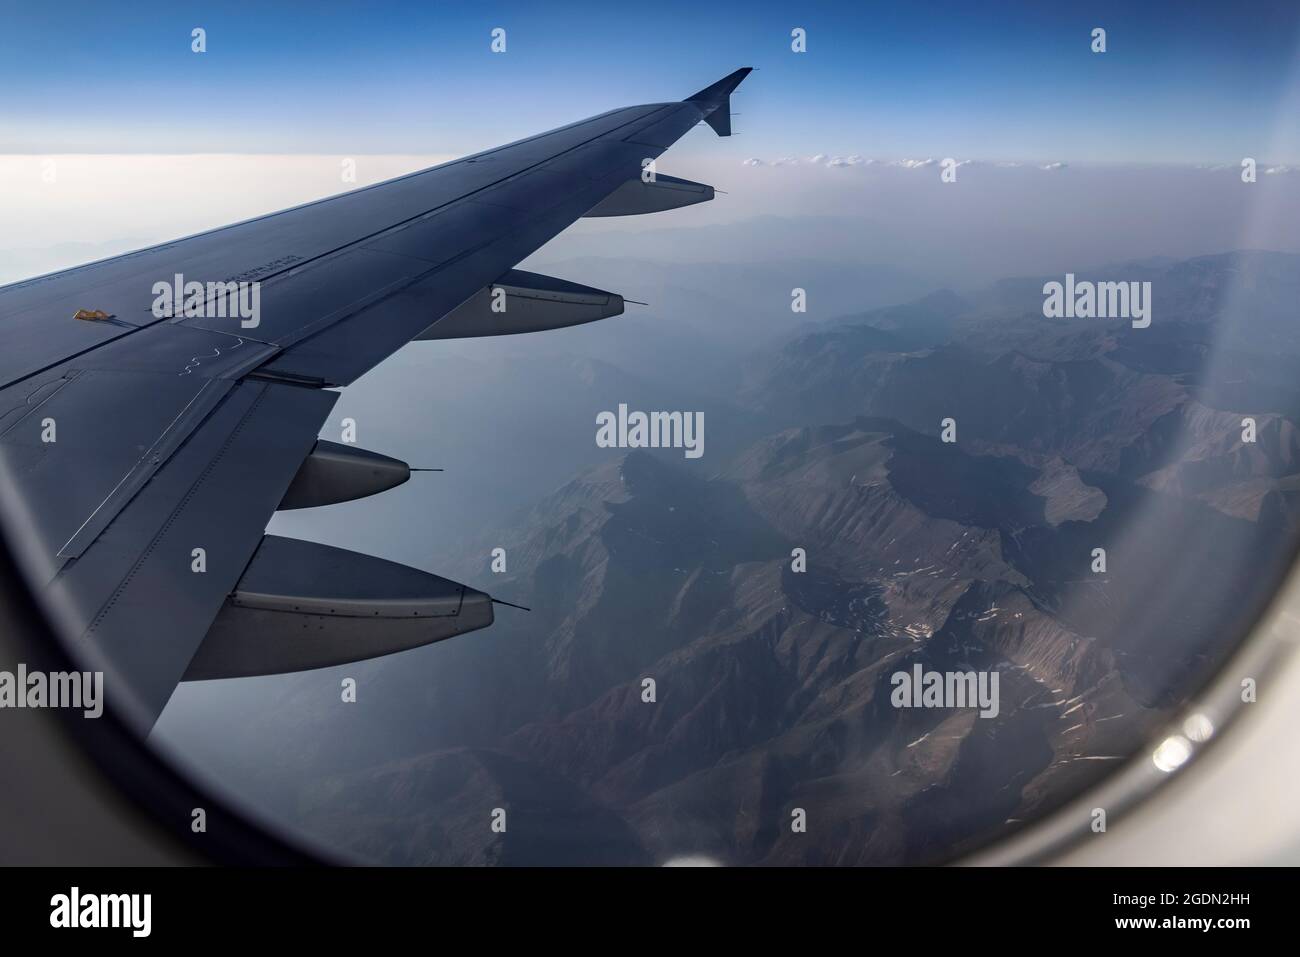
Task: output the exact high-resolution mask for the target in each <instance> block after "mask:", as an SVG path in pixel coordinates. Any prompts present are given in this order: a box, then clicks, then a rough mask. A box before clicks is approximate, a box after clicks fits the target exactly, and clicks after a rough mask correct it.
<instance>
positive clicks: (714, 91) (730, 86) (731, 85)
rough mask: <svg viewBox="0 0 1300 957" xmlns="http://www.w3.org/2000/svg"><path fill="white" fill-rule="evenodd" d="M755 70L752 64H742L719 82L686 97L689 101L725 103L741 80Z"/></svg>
mask: <svg viewBox="0 0 1300 957" xmlns="http://www.w3.org/2000/svg"><path fill="white" fill-rule="evenodd" d="M753 71H754V68H753V67H752V66H742V67H741V68H740V69H739V70H736V71H734V72H732V73H728V74H727V75H726V76H724V77H723V78H722V79H721V80H719V81H718V82H717V83H713V84H710V85H709V86H706V87H705V88H704V89H702V90H700V92H698V93H696V94H694V95H693V96H688V97H687V98H686V102H687V103H717V104H722V103H725V102H726V100H727V98H728V97H730V96H731V94H732V93H733V92H735V89H736V87H738V86H740V82H741V81H742V80H743V79H745V77H747V76H749V74H750V73H752V72H753Z"/></svg>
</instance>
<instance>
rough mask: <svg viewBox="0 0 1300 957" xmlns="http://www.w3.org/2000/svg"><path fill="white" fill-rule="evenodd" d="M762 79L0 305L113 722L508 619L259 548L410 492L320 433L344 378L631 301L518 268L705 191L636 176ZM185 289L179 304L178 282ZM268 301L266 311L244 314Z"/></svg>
mask: <svg viewBox="0 0 1300 957" xmlns="http://www.w3.org/2000/svg"><path fill="white" fill-rule="evenodd" d="M748 73H749V69H748V68H745V69H742V70H737V71H736V72H735V73H732V74H731V75H729V76H728V77H725V78H724V79H722V80H720V81H718V82H717V83H715V84H713V85H711V86H709V87H706V88H705V89H704V90H701V91H700V92H699V93H697V94H695V95H694V96H692V97H690V98H688V99H686V100H683V101H680V102H673V103H653V104H647V105H644V106H636V107H628V108H625V109H621V110H614V111H611V112H609V113H604V114H601V115H599V116H595V117H592V118H590V119H587V120H583V121H581V122H578V123H574V124H571V125H569V126H566V127H562V128H560V129H557V130H552V131H551V132H549V133H543V134H540V135H538V136H533V137H530V138H528V139H525V140H520V141H519V142H516V143H512V144H510V145H508V146H503V147H499V148H497V149H493V150H488V151H486V152H483V153H479V154H476V155H474V156H470V157H466V158H464V159H461V160H456V161H454V162H451V163H446V164H443V165H441V166H437V167H433V168H432V169H429V170H425V171H422V172H419V173H413V174H410V175H408V176H403V177H399V178H398V179H394V180H390V181H388V182H386V183H381V184H378V185H376V186H371V187H367V188H365V189H360V190H356V191H354V192H351V193H346V194H343V195H340V196H336V197H333V198H330V199H326V200H321V201H318V202H315V203H308V204H306V205H303V206H299V207H295V208H293V209H289V210H285V211H282V212H279V213H274V214H271V215H269V216H263V217H259V218H257V219H253V220H249V221H246V222H242V223H237V224H234V225H232V226H228V227H223V228H221V229H217V230H212V231H210V232H207V233H202V234H199V235H196V236H192V237H188V238H186V239H181V240H177V241H175V242H171V243H165V244H163V245H160V246H155V247H151V248H149V249H145V250H141V251H139V252H135V253H130V254H128V255H125V256H120V257H116V258H113V259H108V260H103V261H101V262H97V263H92V264H89V265H87V266H81V267H77V268H75V269H70V270H66V271H64V272H60V273H54V274H51V275H48V276H42V277H38V278H36V279H32V280H27V281H25V282H20V283H16V284H13V285H10V286H5V287H2V288H0V332H2V333H3V334H4V335H5V340H6V345H7V348H6V349H5V350H4V351H3V352H0V485H2V486H3V488H0V515H2V516H3V518H4V529H5V532H6V534H7V537H8V538H9V540H10V542H11V544H12V545H13V546H14V547H15V548H16V549H17V551H18V553H19V555H20V556H21V557H22V558H23V559H24V564H25V568H26V569H27V570H28V572H29V574H30V577H31V578H32V579H33V583H34V584H35V585H36V586H37V587H38V589H39V591H40V593H41V595H42V598H43V600H44V601H45V603H46V605H47V607H48V609H49V611H50V614H51V615H52V617H54V618H55V619H56V622H57V623H58V624H59V625H60V631H61V632H62V634H64V635H65V636H68V640H69V641H70V643H71V645H72V646H73V648H74V649H75V651H76V652H77V653H78V654H79V655H80V656H81V657H82V659H83V660H85V661H88V662H90V663H91V664H92V666H94V667H95V668H97V669H98V670H103V671H104V672H105V680H106V687H107V693H106V698H107V701H108V705H109V707H112V708H114V709H115V710H117V711H118V712H119V713H121V714H123V715H124V716H125V717H126V718H127V719H128V720H130V721H132V722H133V723H134V724H135V725H136V726H137V727H138V728H139V729H141V730H142V731H147V730H148V729H149V728H150V727H152V724H153V722H154V721H155V720H156V718H157V715H158V714H159V713H160V712H161V710H162V708H163V707H164V706H165V704H166V702H167V699H168V698H169V697H170V695H171V692H172V690H173V688H174V687H175V685H176V683H177V682H178V681H180V680H182V679H183V678H186V677H188V678H197V677H225V676H234V675H245V674H263V673H273V672H276V671H286V670H298V669H299V668H310V667H322V666H324V665H327V664H336V663H340V662H342V661H349V660H356V659H359V658H365V657H371V656H374V655H377V654H387V653H390V652H392V651H397V650H402V649H403V648H409V647H415V646H417V645H420V644H426V643H428V642H429V641H436V640H441V639H442V638H446V637H451V636H452V635H455V634H460V633H463V632H465V631H470V630H474V629H476V628H482V627H486V625H488V624H490V623H491V621H492V610H491V603H492V600H491V599H490V598H489V597H488V596H486V595H484V594H483V593H482V592H478V591H475V590H474V589H472V588H469V587H467V586H463V585H458V584H457V583H455V582H449V581H447V580H446V579H442V578H438V577H436V576H432V575H426V574H425V573H423V572H418V571H416V570H414V569H405V568H402V567H401V566H393V567H386V566H389V565H391V563H384V562H380V561H379V560H377V559H373V558H368V557H367V556H358V555H355V554H353V553H350V552H343V551H342V550H340V549H326V548H325V547H324V546H313V545H310V544H309V543H297V542H289V540H285V539H277V538H275V537H269V536H265V534H264V532H265V528H266V523H267V521H268V520H269V518H270V516H271V514H272V512H274V511H275V510H276V508H277V507H298V505H300V504H301V503H302V502H304V501H309V502H310V503H311V504H323V503H326V502H330V501H346V500H348V499H350V498H356V497H359V496H360V495H365V494H372V493H373V492H376V491H381V490H383V489H385V488H390V487H392V485H394V484H397V483H399V482H400V481H403V480H404V479H405V477H406V476H407V475H409V470H406V467H405V464H404V463H400V462H397V461H396V460H393V459H388V458H387V457H384V456H378V455H375V454H374V453H367V452H365V451H364V450H359V449H352V450H349V449H347V448H346V447H340V446H333V445H332V444H331V443H323V442H320V443H318V442H317V440H316V436H317V435H318V433H319V431H320V428H321V427H322V425H323V424H324V422H325V419H326V416H327V415H328V414H329V411H330V409H331V408H332V406H333V404H334V402H335V400H336V399H337V394H336V393H335V392H333V391H329V390H328V389H327V388H326V387H328V386H344V385H347V384H349V383H351V382H353V381H355V379H356V378H358V377H359V376H360V375H362V374H363V373H365V372H366V371H368V370H369V369H370V368H372V367H373V366H375V365H376V364H378V363H379V362H381V361H383V360H384V359H385V358H386V357H388V356H389V355H391V354H392V353H393V352H395V351H396V350H397V349H399V348H401V346H403V345H405V344H406V343H408V342H410V341H412V340H414V339H416V338H423V339H437V338H456V337H461V336H475V335H502V334H511V333H518V332H531V331H537V330H541V329H548V328H555V327H559V326H565V325H572V324H575V323H577V322H586V321H592V320H595V319H599V318H604V317H606V316H609V315H616V314H618V313H619V312H621V311H622V299H621V297H619V296H617V295H615V294H612V293H604V292H602V291H600V290H595V289H591V288H589V287H586V286H580V285H578V284H576V283H570V282H567V281H565V280H558V279H551V278H550V277H545V276H538V275H536V274H533V273H526V272H522V271H519V270H515V269H514V266H515V265H516V264H517V263H518V262H519V261H520V260H522V259H524V258H525V257H527V256H528V255H529V254H531V253H532V252H533V251H535V250H536V249H538V248H540V247H541V246H542V245H543V244H545V243H546V242H547V241H549V240H550V239H551V238H553V237H554V236H556V235H557V234H559V233H560V232H561V231H563V230H564V229H565V228H566V227H568V226H569V225H571V224H572V223H573V222H575V221H576V220H577V219H579V218H581V217H583V216H586V215H594V216H607V215H629V214H635V213H642V212H654V211H659V210H665V209H672V208H676V207H678V206H682V205H689V204H690V203H693V202H702V201H707V200H709V199H712V198H713V190H712V188H711V187H707V186H703V185H702V184H698V183H691V182H689V181H687V180H680V179H676V178H674V177H667V176H662V177H659V176H653V177H647V176H643V175H642V174H643V170H644V169H645V168H646V165H647V164H648V163H650V162H651V161H653V160H655V159H657V158H658V157H659V156H660V155H661V154H662V153H663V152H664V151H665V150H666V149H667V148H668V147H669V146H671V145H672V144H673V143H675V142H676V141H677V140H678V139H679V138H680V137H681V136H682V135H683V134H684V133H686V132H687V131H688V130H689V129H690V128H691V127H693V126H695V125H696V124H697V123H699V122H701V121H705V122H708V123H709V125H710V126H712V127H713V129H714V130H715V131H716V132H718V133H719V134H720V135H723V136H725V135H729V134H730V96H731V94H732V92H733V91H734V90H735V88H736V86H737V85H738V84H739V83H740V81H741V80H743V79H744V77H745V76H746V75H747V74H748ZM647 180H648V181H647ZM173 277H174V280H175V285H176V286H177V292H176V300H175V307H172V306H171V303H170V300H169V299H168V298H167V297H166V296H160V295H159V292H158V283H160V282H163V283H167V282H168V281H172V280H173ZM182 280H183V282H184V284H185V285H184V286H183V287H182ZM249 288H253V289H255V290H256V294H257V298H256V299H255V300H254V301H255V302H258V304H259V305H258V309H257V311H256V314H255V316H254V318H255V319H256V321H255V322H249V321H248V320H249V318H250V317H249V315H248V314H247V313H246V312H241V311H240V309H239V306H240V305H241V303H242V302H245V301H246V298H247V297H246V296H245V300H239V298H238V297H240V296H241V295H245V293H246V290H247V289H249ZM493 296H499V297H504V304H505V312H504V314H501V313H499V311H494V310H493V309H491V307H490V300H491V298H492V297H493ZM160 301H161V302H162V303H163V308H162V309H161V311H160V309H159V303H160ZM512 307H514V315H512V314H511V310H512ZM236 316H238V318H235V317H236ZM503 316H504V317H509V318H508V319H506V318H503ZM74 317H76V318H74ZM440 326H441V327H442V328H441V329H440V328H439V327H440ZM404 470H405V471H404ZM285 556H289V557H290V558H289V559H286V557H285ZM290 559H291V564H292V565H293V569H296V573H285V574H280V573H279V572H283V571H286V570H285V567H284V566H285V563H286V561H289V560H290ZM394 568H401V571H400V572H395V571H394ZM331 589H333V590H331ZM358 589H360V590H358ZM394 589H396V591H394ZM277 590H278V591H277ZM331 599H337V600H335V601H331ZM408 619H409V620H408ZM277 634H282V635H284V636H285V637H284V640H283V641H281V642H278V643H277V642H276V640H275V636H276V635H277ZM311 634H316V635H318V636H319V637H318V638H315V639H313V638H311V637H310V635H311ZM250 636H253V637H250ZM270 646H273V647H270ZM268 647H270V650H267V651H266V652H265V653H261V652H259V650H258V649H259V648H268Z"/></svg>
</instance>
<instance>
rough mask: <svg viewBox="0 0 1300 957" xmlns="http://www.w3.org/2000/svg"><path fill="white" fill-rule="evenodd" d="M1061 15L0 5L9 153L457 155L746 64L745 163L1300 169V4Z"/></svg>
mask: <svg viewBox="0 0 1300 957" xmlns="http://www.w3.org/2000/svg"><path fill="white" fill-rule="evenodd" d="M1065 7H1066V5H1064V4H1057V3H1046V2H1042V3H1023V4H1020V3H1018V4H1005V5H1001V6H999V7H998V8H997V9H993V5H991V4H984V3H975V2H971V3H967V4H956V3H934V2H927V3H901V2H900V3H889V4H885V3H865V2H857V3H851V4H850V3H839V4H836V3H812V4H802V3H791V2H785V3H781V2H766V0H755V2H748V3H743V4H742V3H701V2H694V3H678V2H672V0H669V2H656V3H653V4H642V3H636V4H630V3H603V4H595V3H577V2H574V3H564V2H557V3H547V2H538V0H533V2H528V3H517V4H491V3H464V2H437V3H396V2H394V3H383V2H379V3H352V4H349V3H327V2H320V3H286V4H271V3H255V2H247V3H210V2H209V3H184V2H167V3H155V2H152V0H145V2H138V3H131V4H106V3H102V2H96V3H58V2H55V3H51V4H48V5H36V4H29V3H19V2H11V0H3V2H0V90H3V91H4V93H3V97H0V153H20V152H21V153H42V154H44V153H65V152H104V153H113V152H141V153H176V152H205V153H206V152H233V153H243V152H268V153H345V154H364V153H464V152H469V151H473V150H476V149H482V148H486V147H489V146H493V145H496V144H498V143H500V142H503V141H505V140H508V139H513V138H516V137H518V136H523V135H527V134H530V133H533V132H537V131H539V130H543V129H548V128H550V127H553V126H556V125H560V124H562V123H565V122H569V121H572V120H575V119H579V118H581V117H584V116H587V115H590V114H592V113H596V112H600V111H602V110H605V109H609V108H612V107H615V106H621V105H626V104H629V103H635V102H647V101H655V100H663V99H678V98H681V97H683V96H686V95H688V94H690V93H692V92H694V90H696V89H698V88H699V87H702V86H704V85H706V84H707V83H709V82H712V81H713V80H715V79H717V78H718V77H720V76H722V75H723V74H725V73H727V72H729V71H731V70H732V69H734V68H735V67H737V66H741V65H752V66H756V67H759V68H760V72H759V73H757V74H755V75H754V76H753V77H751V78H750V79H749V80H748V81H747V82H746V85H745V87H743V88H742V91H743V92H742V94H741V95H740V96H739V97H738V98H737V102H736V106H735V109H736V111H737V112H739V113H740V114H741V116H740V117H738V118H737V120H736V128H737V130H739V131H740V132H741V135H742V136H743V137H744V139H743V140H739V141H738V142H739V143H740V144H741V145H742V146H743V148H744V149H745V150H746V151H748V152H750V153H752V154H753V155H757V156H774V155H781V154H785V153H792V154H795V155H810V154H813V153H823V152H824V153H844V154H847V153H859V154H863V155H866V156H872V157H881V158H887V157H901V156H916V155H939V156H945V155H951V156H958V157H971V158H975V159H998V158H1011V159H1028V160H1052V159H1064V160H1068V161H1072V162H1087V161H1136V162H1187V163H1196V162H1224V161H1235V160H1237V159H1239V158H1240V157H1241V156H1246V155H1252V156H1257V157H1259V158H1261V159H1262V160H1265V161H1270V162H1290V163H1294V162H1296V161H1297V160H1300V124H1298V123H1296V121H1295V116H1296V107H1297V105H1300V104H1298V102H1297V93H1296V87H1297V82H1298V80H1300V78H1298V75H1297V50H1298V43H1300V3H1296V2H1294V0H1288V2H1280V3H1265V2H1244V3H1234V4H1225V3H1196V2H1180V3H1160V2H1143V3H1116V4H1105V3H1094V4H1082V5H1078V6H1077V8H1076V9H1074V10H1067V9H1066V8H1065ZM196 26H201V27H203V28H205V29H206V30H207V34H208V52H207V53H205V54H202V55H196V54H194V53H192V52H190V31H191V29H192V28H194V27H196ZM498 26H499V27H503V28H505V29H506V30H507V43H508V50H507V52H506V53H505V54H493V53H491V52H490V50H489V32H490V31H491V29H492V28H493V27H498ZM796 26H798V27H804V28H805V29H806V30H807V31H808V52H807V53H804V54H795V53H792V52H791V51H790V45H789V44H790V30H791V29H792V28H793V27H796ZM1095 26H1101V27H1104V28H1105V29H1106V30H1107V34H1108V48H1109V49H1108V52H1107V53H1105V54H1101V55H1097V54H1093V53H1092V52H1091V51H1090V50H1089V33H1090V31H1091V29H1092V28H1093V27H1095Z"/></svg>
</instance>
